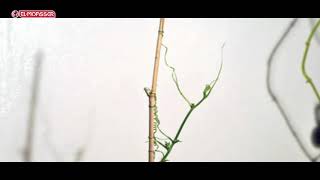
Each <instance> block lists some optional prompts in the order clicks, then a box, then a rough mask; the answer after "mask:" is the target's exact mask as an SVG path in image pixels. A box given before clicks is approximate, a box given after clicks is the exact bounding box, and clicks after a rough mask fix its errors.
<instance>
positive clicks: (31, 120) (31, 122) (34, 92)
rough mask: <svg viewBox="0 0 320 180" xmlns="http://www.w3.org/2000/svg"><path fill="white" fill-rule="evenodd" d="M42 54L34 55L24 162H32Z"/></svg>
mask: <svg viewBox="0 0 320 180" xmlns="http://www.w3.org/2000/svg"><path fill="white" fill-rule="evenodd" d="M42 57H43V55H42V53H41V51H39V52H38V53H37V54H36V55H35V66H34V67H35V68H34V74H33V81H32V86H31V88H32V89H31V99H30V111H29V115H28V116H29V117H28V123H27V135H26V142H25V149H24V153H23V160H24V161H25V162H31V161H32V155H33V154H32V153H33V145H34V133H35V120H36V118H35V115H36V111H37V105H38V94H39V93H38V91H39V84H40V77H41V70H42Z"/></svg>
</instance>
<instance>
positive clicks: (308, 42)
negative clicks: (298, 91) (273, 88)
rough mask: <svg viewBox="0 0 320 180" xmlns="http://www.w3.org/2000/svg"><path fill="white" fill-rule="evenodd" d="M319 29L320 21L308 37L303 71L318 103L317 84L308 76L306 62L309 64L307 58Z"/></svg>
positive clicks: (319, 99) (319, 95) (319, 96)
mask: <svg viewBox="0 0 320 180" xmlns="http://www.w3.org/2000/svg"><path fill="white" fill-rule="evenodd" d="M319 27H320V20H318V22H317V23H316V25H315V26H314V27H313V29H312V31H311V33H310V35H309V37H308V40H307V42H306V48H305V51H304V54H303V59H302V67H301V70H302V74H303V76H304V78H305V79H306V80H307V83H309V84H310V86H311V88H312V90H313V92H314V94H315V95H316V97H317V99H318V101H319V102H320V94H319V92H318V90H317V88H316V86H315V84H314V83H313V81H312V79H311V77H310V76H309V75H308V73H307V71H306V67H305V66H306V62H307V57H308V53H309V49H310V44H311V41H312V39H313V37H314V35H315V33H316V32H317V30H318V28H319Z"/></svg>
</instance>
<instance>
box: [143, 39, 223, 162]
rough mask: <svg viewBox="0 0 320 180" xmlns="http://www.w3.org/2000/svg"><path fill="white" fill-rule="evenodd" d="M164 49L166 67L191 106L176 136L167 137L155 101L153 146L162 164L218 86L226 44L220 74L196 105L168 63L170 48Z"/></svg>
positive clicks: (205, 88)
mask: <svg viewBox="0 0 320 180" xmlns="http://www.w3.org/2000/svg"><path fill="white" fill-rule="evenodd" d="M161 46H162V47H164V48H165V53H164V61H165V65H166V66H167V67H168V68H169V69H170V70H171V78H172V80H173V82H174V84H175V87H176V89H177V90H178V92H179V94H180V96H181V97H182V98H183V100H184V101H185V102H186V103H187V104H188V106H189V110H188V111H187V114H186V115H185V117H184V119H183V120H182V122H181V124H180V126H179V128H178V130H177V132H176V134H175V136H173V137H171V136H169V135H167V134H166V133H165V132H164V131H163V130H162V129H161V128H160V119H159V115H158V107H157V101H155V105H154V106H153V107H152V112H153V117H154V119H153V121H154V126H153V144H154V147H155V153H159V154H161V158H160V162H167V161H168V157H169V155H170V153H171V152H172V150H173V148H174V147H175V145H176V144H177V143H179V142H181V141H180V139H179V138H180V134H181V132H182V130H183V128H184V127H185V124H186V123H187V121H188V119H189V118H190V116H191V114H192V112H194V110H195V109H197V108H198V107H199V106H200V105H201V104H202V103H203V102H204V101H205V100H206V99H207V98H208V97H209V95H210V94H211V92H212V91H213V88H214V87H215V85H216V84H217V82H218V80H219V78H220V75H221V72H222V67H223V49H224V44H223V46H222V47H221V64H220V68H219V71H218V74H217V76H216V78H215V79H214V80H212V81H211V82H210V83H208V84H206V85H205V87H204V89H203V92H202V93H203V95H202V98H201V99H200V100H199V101H197V102H196V103H192V102H191V101H190V100H189V99H188V98H187V96H186V95H185V94H184V93H183V91H182V89H181V87H180V84H179V80H178V76H177V74H176V70H175V68H174V67H173V66H171V65H169V63H168V61H167V54H168V47H167V46H165V45H164V44H161ZM144 90H145V92H146V94H147V96H148V97H150V96H151V90H150V89H149V88H145V89H144Z"/></svg>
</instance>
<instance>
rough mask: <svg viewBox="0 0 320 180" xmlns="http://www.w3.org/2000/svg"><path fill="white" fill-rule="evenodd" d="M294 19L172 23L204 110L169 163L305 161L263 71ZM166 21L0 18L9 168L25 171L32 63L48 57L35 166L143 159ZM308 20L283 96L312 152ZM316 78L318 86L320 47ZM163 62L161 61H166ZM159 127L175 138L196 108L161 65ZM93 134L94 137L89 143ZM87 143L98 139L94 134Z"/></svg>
mask: <svg viewBox="0 0 320 180" xmlns="http://www.w3.org/2000/svg"><path fill="white" fill-rule="evenodd" d="M290 20H291V19H167V21H166V24H165V36H164V42H163V43H164V44H165V45H166V46H168V47H169V52H168V61H169V62H170V63H171V64H172V65H173V66H175V67H176V69H177V74H178V76H179V79H180V84H181V88H182V89H183V90H184V92H185V94H186V95H187V96H188V97H189V99H191V101H193V102H195V101H197V100H198V99H199V98H201V96H202V90H203V88H204V86H205V84H206V83H208V82H210V81H211V80H212V79H214V78H215V76H216V74H217V72H218V68H219V64H220V60H221V58H220V57H221V52H220V50H221V46H222V44H223V43H224V42H225V43H226V46H225V49H224V66H223V72H222V75H221V79H220V81H219V82H218V84H217V85H216V87H215V89H214V90H213V92H212V94H211V96H210V97H209V98H208V99H207V100H206V101H205V102H204V103H203V104H202V105H201V106H200V107H199V108H198V109H197V110H196V111H195V112H194V114H192V116H191V117H190V119H189V121H188V122H187V125H186V127H185V128H184V130H183V131H182V134H181V137H180V140H181V141H183V142H182V143H180V144H177V145H176V146H175V148H174V150H173V151H172V153H171V155H170V157H169V160H171V161H307V159H306V157H305V156H304V154H302V152H301V151H300V149H299V147H298V146H297V144H296V142H295V140H294V138H293V137H292V135H291V134H290V132H289V130H288V128H287V126H286V124H285V121H284V120H283V118H282V117H281V115H280V113H279V111H278V109H277V108H276V107H275V105H274V104H273V102H272V100H271V98H270V97H269V96H268V94H267V89H266V83H265V78H266V67H267V66H266V63H267V59H268V56H269V53H270V52H271V50H272V48H273V46H274V45H275V43H276V41H277V40H278V38H279V37H280V36H281V35H282V32H283V30H284V29H285V27H286V26H287V24H288V23H289V21H290ZM158 21H159V19H54V20H52V19H1V20H0V24H1V25H0V29H1V30H0V33H1V34H0V40H1V42H0V43H1V46H0V48H1V51H0V52H1V54H0V55H1V56H0V57H1V59H0V62H1V64H0V66H1V67H0V70H1V71H0V80H1V86H0V97H1V99H0V100H1V101H0V108H1V109H0V118H1V119H0V160H1V161H21V160H22V159H21V151H22V150H23V147H24V142H25V134H26V124H27V117H28V112H29V109H30V104H29V103H30V102H29V101H30V95H31V84H32V72H33V64H34V59H35V54H36V53H42V54H43V58H42V60H43V66H42V76H41V81H40V82H41V83H40V90H39V97H38V98H39V101H38V106H37V113H36V135H35V143H34V147H35V150H34V152H33V161H73V160H74V159H75V152H76V151H77V150H78V148H79V147H81V146H83V145H84V144H85V145H86V146H85V147H86V152H85V154H84V156H83V159H82V160H83V161H146V160H147V150H148V149H147V143H146V141H147V135H148V129H147V128H148V99H147V97H146V95H145V93H144V91H143V88H144V87H149V86H150V85H151V79H152V70H153V62H154V53H155V45H156V38H157V31H158V23H159V22H158ZM310 29H311V26H310V21H309V20H308V19H300V21H299V22H298V24H297V26H296V28H295V29H294V30H293V32H292V34H290V36H289V38H288V41H286V43H285V44H284V45H283V47H282V48H281V49H280V52H279V54H278V55H277V56H276V59H275V61H276V65H275V66H276V67H275V69H276V71H275V72H274V74H273V76H272V77H273V81H274V82H275V84H274V89H275V90H277V94H278V95H279V97H281V101H282V102H283V103H284V104H285V108H286V110H287V111H288V112H289V115H290V117H291V119H292V121H293V122H294V125H295V128H296V129H297V130H298V132H299V134H300V135H301V136H302V137H303V140H304V141H305V142H306V143H307V145H308V150H309V151H310V152H311V153H312V154H313V155H315V154H316V153H317V152H318V153H319V149H313V147H312V145H311V143H310V131H311V129H312V128H313V127H314V124H315V122H314V114H313V108H314V106H315V104H316V102H317V101H316V98H315V96H314V94H313V93H312V91H311V89H310V87H309V86H308V85H306V84H305V80H304V79H303V77H302V75H301V72H300V63H301V58H302V55H303V51H304V46H305V44H304V42H305V40H306V39H307V36H308V34H309V32H310ZM312 45H313V46H312V48H311V51H310V58H309V59H308V65H307V68H308V70H309V71H310V73H311V74H312V77H314V81H315V83H316V85H317V86H318V87H319V85H320V78H317V77H319V75H320V71H319V67H320V61H319V57H320V54H319V48H320V47H319V45H318V44H317V43H316V42H314V43H313V44H312ZM162 55H163V53H162ZM158 107H159V111H160V112H159V114H160V120H161V125H162V129H164V130H165V131H166V132H168V134H170V135H172V136H173V135H174V134H175V132H176V130H177V128H178V127H179V124H180V123H181V121H182V119H183V117H184V115H185V114H186V112H187V110H188V107H187V105H186V104H185V102H184V101H183V99H182V98H181V97H180V96H179V94H178V92H177V90H176V89H175V87H174V84H173V82H172V80H171V76H170V71H169V69H168V68H167V67H165V65H164V61H163V56H162V59H161V67H160V72H159V82H158ZM88 132H89V133H88ZM88 134H89V135H88Z"/></svg>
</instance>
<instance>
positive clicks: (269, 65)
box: [266, 18, 319, 162]
mask: <svg viewBox="0 0 320 180" xmlns="http://www.w3.org/2000/svg"><path fill="white" fill-rule="evenodd" d="M297 21H298V19H297V18H295V19H293V20H292V21H291V22H290V23H289V25H288V27H287V28H286V29H285V31H284V33H283V34H282V36H281V37H280V39H279V40H278V42H277V43H276V45H275V46H274V48H273V50H272V52H271V53H270V56H269V58H268V63H267V79H266V84H267V90H268V93H269V95H270V97H271V98H272V100H273V102H274V103H275V105H276V107H277V108H278V110H279V112H280V114H281V115H282V117H283V119H284V120H285V122H286V125H287V126H288V128H289V130H290V132H291V134H292V135H293V137H294V138H295V140H296V142H297V143H298V145H299V147H300V149H301V150H302V152H303V153H304V154H305V156H306V157H307V158H308V159H309V160H310V161H312V162H314V161H316V160H317V159H318V158H319V157H315V158H314V157H312V155H311V154H310V153H309V152H308V151H307V149H306V146H305V145H304V143H303V142H302V138H301V137H299V136H298V133H297V131H296V130H295V129H294V127H293V125H292V123H291V120H290V119H289V117H288V115H287V113H286V112H285V110H284V108H283V105H282V104H281V103H280V101H279V100H278V98H277V96H276V94H275V93H274V91H273V89H272V85H271V74H272V65H273V63H274V57H275V55H276V54H277V52H278V50H279V48H280V47H281V45H282V44H283V43H284V41H285V40H286V38H287V37H288V35H289V33H290V32H291V30H292V29H293V28H294V26H295V25H296V23H297Z"/></svg>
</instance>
